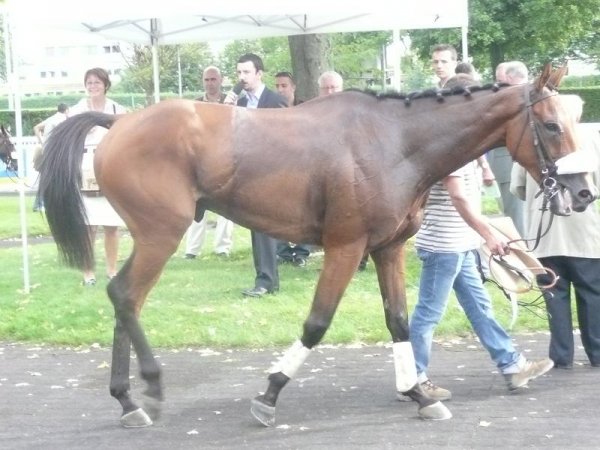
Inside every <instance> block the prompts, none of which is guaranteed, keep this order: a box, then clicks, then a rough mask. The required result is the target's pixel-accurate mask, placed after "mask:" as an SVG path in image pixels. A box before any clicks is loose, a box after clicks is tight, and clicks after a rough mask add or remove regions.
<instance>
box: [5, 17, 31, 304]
mask: <svg viewBox="0 0 600 450" xmlns="http://www.w3.org/2000/svg"><path fill="white" fill-rule="evenodd" d="M19 31H21V30H17V37H18V36H19V34H18V32H19ZM4 32H5V36H4V38H5V39H6V40H8V41H9V44H8V47H7V49H8V53H9V55H8V57H7V60H8V59H11V60H12V61H13V64H12V65H11V71H10V72H7V78H8V85H9V89H10V93H11V96H14V102H15V103H14V108H15V128H16V130H15V131H16V141H15V144H16V147H17V153H18V154H19V158H18V161H19V170H18V177H19V184H18V186H19V217H20V219H21V244H22V249H23V250H22V254H23V292H24V293H25V294H29V292H30V290H31V286H30V280H29V254H28V250H27V213H26V209H27V208H26V206H25V165H26V160H25V146H24V145H23V118H22V113H21V94H20V92H19V73H18V72H19V70H18V69H19V62H18V61H17V60H15V59H14V58H13V56H14V48H13V44H14V41H13V36H12V33H11V23H10V17H9V16H8V15H5V22H4ZM7 69H8V67H7Z"/></svg>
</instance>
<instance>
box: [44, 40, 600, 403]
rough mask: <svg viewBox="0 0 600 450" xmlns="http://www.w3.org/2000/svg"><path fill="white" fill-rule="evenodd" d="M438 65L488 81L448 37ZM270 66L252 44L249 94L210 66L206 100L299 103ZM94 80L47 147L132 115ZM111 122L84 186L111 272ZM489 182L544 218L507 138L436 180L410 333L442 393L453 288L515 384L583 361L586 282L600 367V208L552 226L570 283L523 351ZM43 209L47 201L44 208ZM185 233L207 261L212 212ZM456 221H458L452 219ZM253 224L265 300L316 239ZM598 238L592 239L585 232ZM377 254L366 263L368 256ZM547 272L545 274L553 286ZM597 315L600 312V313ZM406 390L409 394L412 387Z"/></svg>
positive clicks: (338, 85) (47, 125)
mask: <svg viewBox="0 0 600 450" xmlns="http://www.w3.org/2000/svg"><path fill="white" fill-rule="evenodd" d="M431 64H432V69H433V72H434V73H435V75H436V77H437V78H438V82H437V86H436V87H437V88H439V89H448V88H453V87H456V86H462V87H465V86H472V85H478V84H480V75H479V74H478V73H477V71H476V69H475V68H474V67H473V65H472V64H470V63H468V62H459V60H458V55H457V52H456V50H455V48H454V47H452V46H450V45H446V44H444V45H438V46H436V47H435V48H434V49H433V51H432V60H431ZM264 74H265V67H264V64H263V61H262V59H261V58H260V57H259V56H258V55H256V54H252V53H247V54H244V55H242V56H241V57H240V58H239V59H238V60H237V66H236V75H237V80H236V81H237V82H238V83H239V84H240V85H241V88H242V90H241V92H240V93H239V94H238V93H235V92H233V91H232V92H229V93H228V94H226V93H225V92H224V91H223V76H222V74H221V71H220V70H219V68H217V67H215V66H209V67H206V68H205V69H204V70H203V72H202V82H203V88H204V93H203V95H202V96H201V97H199V98H197V99H196V100H197V101H200V102H211V103H222V104H229V105H235V106H238V107H243V108H248V109H256V108H287V107H293V106H295V105H298V104H299V103H300V102H299V101H298V99H297V96H296V80H295V77H294V75H293V74H292V73H291V72H288V71H281V72H278V73H276V74H275V76H274V80H275V83H274V89H273V90H272V89H270V88H269V87H267V86H266V85H265V82H264V79H263V78H264ZM495 76H496V79H495V82H496V83H498V84H499V85H509V86H510V85H518V84H523V83H527V82H528V81H529V78H528V77H529V74H528V70H527V67H526V65H525V64H524V63H522V62H520V61H507V62H503V63H501V64H500V65H498V67H497V68H496V72H495ZM84 86H85V89H86V92H87V96H86V97H84V98H83V99H81V101H80V102H79V103H77V104H76V105H74V106H72V107H71V108H70V109H69V108H68V106H67V105H64V104H61V105H59V106H58V111H57V113H56V114H55V115H53V116H52V117H50V118H49V119H47V120H45V121H43V122H41V123H40V124H37V125H36V126H35V127H34V131H35V134H36V136H37V137H38V139H39V141H40V144H41V145H43V144H44V142H45V140H46V139H47V137H48V135H49V134H50V133H51V132H52V129H53V128H54V127H55V126H56V125H57V124H58V123H60V122H61V121H63V120H65V118H66V117H67V115H74V114H79V113H82V112H85V111H101V112H104V113H107V114H121V113H124V112H125V108H123V107H122V106H121V105H119V104H117V103H116V102H114V101H112V100H111V99H109V98H108V97H107V92H108V90H109V89H110V86H111V83H110V79H109V76H108V73H107V72H106V71H105V70H104V69H101V68H93V69H90V70H88V71H87V72H86V74H85V77H84ZM343 86H344V80H343V78H342V76H341V75H340V74H339V73H338V72H335V71H326V72H323V73H322V74H321V75H320V77H319V78H318V88H319V95H320V96H326V95H331V94H335V93H337V92H340V91H342V90H343ZM582 107H583V104H582V102H581V101H580V99H579V98H578V97H577V98H575V99H574V100H573V99H572V100H570V101H568V100H567V99H565V108H567V109H569V110H570V111H572V112H573V114H574V115H577V116H578V118H577V119H579V117H580V116H581V111H582ZM105 132H106V130H100V129H94V130H92V132H90V134H89V135H88V137H87V139H86V142H85V146H86V153H85V155H84V161H83V166H82V173H83V180H82V185H83V187H82V195H83V199H84V205H85V208H86V212H87V217H88V225H89V232H90V236H91V238H92V241H93V240H94V239H95V233H96V230H97V227H99V226H102V227H103V228H104V240H105V257H106V276H107V277H108V278H111V277H113V276H114V275H115V274H116V272H117V254H118V239H119V234H118V228H119V227H122V226H124V223H123V221H122V220H121V218H120V217H119V216H118V214H117V213H116V212H115V211H114V209H113V208H112V207H111V205H110V204H109V203H108V201H107V200H106V198H105V197H103V196H102V193H101V192H100V191H99V190H98V186H97V184H95V177H94V173H93V164H92V162H93V153H94V149H95V147H96V145H97V144H98V143H99V142H100V140H101V139H102V136H103V134H104V133H105ZM581 137H582V140H583V142H584V143H585V146H586V147H587V148H588V150H589V152H590V153H595V154H596V156H597V157H598V158H597V159H598V160H600V136H599V135H598V133H597V132H590V131H589V130H585V131H583V130H582V133H581ZM590 169H591V170H592V172H593V174H594V177H595V182H596V184H597V185H598V183H600V167H599V166H598V165H597V164H596V165H595V166H593V167H590ZM483 185H487V186H490V185H497V186H498V189H499V207H500V210H501V212H502V214H504V215H506V216H508V217H510V218H511V219H512V221H513V222H514V225H515V226H516V229H517V230H518V232H519V233H520V234H521V236H533V235H535V233H536V227H537V226H538V223H539V221H540V220H541V218H540V217H539V216H540V204H539V203H540V201H541V200H540V199H539V198H538V196H537V195H536V194H537V191H538V186H537V185H536V183H535V182H534V181H533V179H532V178H531V177H530V176H528V175H526V174H525V171H524V169H523V168H522V167H520V166H518V164H517V163H514V162H513V160H512V157H511V155H510V153H509V152H508V150H507V148H506V147H499V148H493V149H489V151H488V152H487V153H486V155H484V156H482V157H481V158H479V159H477V160H476V161H473V162H471V163H468V164H466V165H465V166H463V167H461V168H460V169H458V170H456V171H454V172H452V173H451V174H449V175H448V176H446V177H445V178H444V179H442V180H439V181H438V182H436V183H435V184H434V185H433V186H432V188H431V191H430V194H429V197H428V200H427V202H426V204H425V206H424V210H423V221H422V225H421V227H420V229H419V231H418V232H417V234H416V237H415V241H414V242H415V249H416V253H417V256H418V258H419V259H420V261H421V263H422V267H421V277H420V284H419V292H418V300H417V303H416V306H415V308H414V311H413V313H412V316H411V317H410V325H409V326H410V342H411V344H412V349H413V352H414V358H415V365H416V370H417V377H418V382H419V383H420V385H421V387H422V389H423V390H424V391H425V392H426V393H427V394H428V395H429V396H430V397H432V398H434V399H437V400H449V399H450V398H451V397H452V393H451V392H450V391H449V390H447V389H444V388H442V387H440V386H438V385H436V384H434V383H433V382H432V381H431V379H430V377H429V376H430V374H429V373H428V367H429V362H430V359H431V356H432V342H433V336H434V332H435V328H436V326H437V324H438V323H439V321H440V320H441V319H442V317H443V315H444V313H445V310H446V307H447V305H448V301H449V299H450V295H451V292H452V291H454V293H455V295H456V298H457V300H458V302H459V304H460V306H461V307H462V309H463V310H464V312H465V314H466V316H467V318H468V320H469V322H470V323H471V326H472V328H473V331H474V332H475V334H476V335H477V336H478V338H479V340H480V342H481V344H482V346H483V347H484V348H485V349H486V350H487V351H488V352H489V354H490V357H491V359H492V360H493V362H494V363H495V365H496V366H497V368H498V370H499V372H500V373H501V374H502V375H503V376H504V378H505V379H506V383H507V386H508V388H509V389H511V390H512V389H517V388H520V387H523V386H525V385H527V383H528V382H529V381H530V380H532V379H534V378H536V377H539V376H541V375H543V374H544V373H546V372H547V371H549V370H550V369H551V368H552V367H557V368H563V369H569V368H572V367H573V358H574V337H573V335H574V326H573V322H572V312H571V296H572V291H573V292H574V297H575V304H576V307H577V319H578V323H579V328H580V330H581V341H582V344H583V347H584V349H585V352H586V354H587V356H588V358H589V360H590V363H591V365H592V366H595V367H599V366H600V278H599V277H600V232H599V230H600V216H599V215H598V213H597V211H596V210H595V209H594V208H593V207H592V208H588V210H587V211H586V212H585V213H579V214H574V215H573V216H572V217H557V218H556V219H555V222H554V224H553V226H552V228H551V229H550V232H549V233H548V234H546V235H545V236H543V237H542V238H541V240H540V244H539V246H538V248H537V249H536V251H535V256H537V257H538V258H539V260H540V261H541V263H542V264H543V265H544V266H546V267H549V268H551V269H552V271H554V272H555V273H556V274H557V275H558V276H559V278H558V282H557V283H556V284H555V285H554V286H553V287H552V288H549V289H547V290H545V291H544V299H545V302H546V307H547V311H548V323H549V328H550V333H551V341H550V348H549V357H548V358H542V359H540V360H537V361H532V360H529V359H527V358H526V357H525V356H524V355H523V354H522V353H521V352H519V351H517V349H516V348H515V346H514V344H513V341H512V339H511V337H510V335H509V334H508V333H507V332H506V330H505V329H504V328H503V327H502V326H501V325H500V323H499V322H498V321H497V320H496V319H495V317H494V312H493V306H492V301H491V298H490V295H489V293H488V290H487V289H486V287H485V286H484V284H483V280H482V277H481V275H480V270H479V264H480V259H479V257H478V254H477V250H478V249H479V248H480V247H481V244H482V242H485V244H486V245H487V247H488V248H489V249H490V250H491V251H492V252H493V253H494V254H497V255H503V254H505V253H506V252H507V251H508V250H507V248H508V247H507V242H506V241H503V240H502V239H500V238H498V237H497V235H496V234H495V233H493V232H492V230H491V228H490V225H489V223H488V221H487V219H486V217H485V216H484V215H483V214H482V213H481V189H482V186H483ZM42 207H43V205H42V204H41V200H39V201H38V200H36V204H35V208H36V210H40V209H41V208H42ZM198 219H199V220H198V221H194V222H193V223H192V224H191V225H190V227H189V229H188V231H187V233H186V237H185V251H184V255H185V258H186V259H195V258H196V257H197V256H198V255H199V254H200V251H201V248H202V246H203V243H204V240H205V237H206V231H207V228H208V224H207V218H206V217H198ZM449 224H451V225H452V226H449ZM233 229H234V224H233V222H232V221H230V220H228V219H227V218H225V217H221V216H217V217H216V227H215V231H214V253H215V254H216V255H219V256H221V257H223V258H227V257H228V256H229V255H230V254H231V252H232V246H233V239H232V235H233ZM250 232H251V242H252V257H253V262H254V269H255V277H254V283H253V285H252V286H249V287H248V288H247V289H244V290H243V291H242V295H244V296H246V297H254V298H261V297H264V296H266V295H269V294H273V293H275V292H277V291H278V290H279V285H280V281H279V270H278V265H279V264H280V263H291V264H294V265H297V266H300V267H302V266H304V265H305V264H306V261H307V259H308V258H309V256H310V254H311V250H312V248H311V247H310V246H308V245H306V244H303V243H291V242H282V241H278V240H277V239H275V238H273V237H271V236H268V235H266V234H264V233H260V232H257V231H254V230H250ZM584 235H585V236H587V239H586V240H585V242H584V241H582V240H581V239H580V236H584ZM367 258H368V255H367V254H365V256H364V258H363V260H362V261H361V263H360V266H359V267H358V268H357V269H358V270H361V269H363V270H364V268H365V266H366V264H367ZM544 277H545V276H544V275H540V276H539V282H540V284H545V280H544ZM83 284H85V285H87V286H93V285H95V284H96V275H95V273H94V270H93V268H91V267H90V268H86V270H85V271H84V273H83ZM596 316H598V318H597V319H596ZM398 398H399V399H401V400H404V399H408V400H410V399H409V398H408V397H404V396H403V395H402V393H401V392H399V393H398Z"/></svg>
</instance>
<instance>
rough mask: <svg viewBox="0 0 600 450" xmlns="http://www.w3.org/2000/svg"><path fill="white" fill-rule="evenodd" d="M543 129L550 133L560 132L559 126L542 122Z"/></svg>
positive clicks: (554, 123)
mask: <svg viewBox="0 0 600 450" xmlns="http://www.w3.org/2000/svg"><path fill="white" fill-rule="evenodd" d="M544 127H545V128H546V130H548V131H550V132H552V133H560V131H561V128H560V125H559V124H557V123H556V122H544Z"/></svg>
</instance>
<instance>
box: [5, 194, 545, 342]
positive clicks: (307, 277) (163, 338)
mask: <svg viewBox="0 0 600 450" xmlns="http://www.w3.org/2000/svg"><path fill="white" fill-rule="evenodd" d="M32 202H33V198H28V207H27V217H28V223H29V224H30V225H31V226H32V229H35V230H36V231H35V232H34V234H38V233H39V234H47V226H46V225H45V223H44V220H43V217H42V216H41V215H39V214H33V213H30V211H31V203H32ZM18 210H19V209H18V198H16V197H0V212H1V214H0V217H1V224H2V225H1V226H2V228H1V230H2V231H1V232H0V238H6V237H14V236H18V235H19V234H20V229H19V218H18ZM102 244H103V241H102V240H101V239H99V240H98V241H97V242H96V254H97V255H100V258H98V268H97V276H98V278H99V283H98V285H96V286H95V287H93V288H90V287H83V286H81V285H80V283H81V274H80V273H79V272H78V271H76V270H73V269H70V268H67V267H65V266H64V265H62V264H61V263H60V261H59V260H58V255H57V251H56V246H55V245H54V244H53V243H43V244H35V245H30V246H29V249H28V254H29V270H30V281H31V290H30V292H29V293H27V294H26V293H24V292H23V270H22V266H23V259H22V248H21V247H20V246H18V247H13V248H0V274H2V276H1V277H0V293H1V296H0V314H1V317H2V320H1V321H0V339H1V340H19V341H27V342H36V343H40V342H44V343H52V344H64V345H89V344H91V343H94V342H97V343H100V344H101V345H108V344H110V342H111V341H112V328H113V310H112V306H111V304H110V302H109V300H108V297H107V296H106V291H105V286H106V280H105V279H103V278H102V277H100V275H101V274H103V273H104V266H103V249H102ZM207 244H208V245H207ZM131 246H132V240H131V238H130V237H129V236H128V235H125V236H123V238H122V240H121V245H120V255H119V256H120V257H119V259H120V264H122V263H123V261H124V260H125V259H126V258H127V257H128V256H129V253H130V251H131ZM409 247H411V246H410V243H409ZM211 248H212V230H210V231H209V233H208V237H207V242H206V244H205V248H204V255H205V256H204V255H203V256H201V257H199V258H197V259H195V260H185V259H183V258H182V253H183V249H182V248H180V250H179V252H178V253H177V254H175V255H174V256H173V257H172V258H171V260H170V261H169V263H168V264H167V267H166V269H165V271H164V272H163V276H162V277H161V279H160V280H159V282H158V284H157V286H156V287H155V288H154V289H153V290H152V291H151V292H150V295H149V297H148V299H147V302H146V305H145V307H144V309H143V311H142V323H143V326H144V329H145V330H146V332H147V334H148V337H149V340H150V342H151V344H152V345H154V346H159V347H184V346H201V347H203V346H210V347H221V348H223V347H252V348H259V347H269V346H275V345H277V346H278V345H288V344H289V343H291V342H292V341H294V340H295V339H296V338H298V337H299V336H300V334H301V332H302V324H303V321H304V320H305V318H306V316H307V315H308V312H309V308H310V303H311V299H312V296H313V293H314V289H315V285H316V282H317V277H318V274H319V270H320V268H321V265H322V256H315V257H311V258H310V259H309V263H308V265H307V266H306V267H305V268H297V267H293V266H288V265H284V266H280V279H281V290H280V292H279V293H278V294H277V295H272V296H266V297H265V298H263V299H260V300H257V299H246V298H243V297H242V296H241V295H240V291H241V290H242V289H244V288H247V287H249V286H251V285H252V284H253V281H254V269H253V264H252V257H251V246H250V233H249V231H248V230H246V229H244V228H242V227H239V226H236V227H235V232H234V249H233V253H232V256H231V257H230V258H229V259H227V260H223V259H220V258H219V257H217V256H214V255H213V254H212V253H211V251H210V250H211ZM407 254H408V259H407V263H408V264H407V265H408V267H407V293H408V299H409V310H412V307H413V304H414V301H415V299H416V295H417V287H418V279H419V267H420V264H419V262H418V261H417V260H416V257H415V255H414V252H413V251H412V247H411V248H410V249H409V251H408V252H407ZM489 290H490V292H491V293H492V295H493V298H494V304H495V310H496V314H497V317H498V319H499V321H500V322H501V323H502V324H503V325H505V326H507V325H508V323H509V322H510V307H509V304H508V302H507V300H506V299H505V298H504V297H503V296H502V295H501V294H500V293H499V291H498V290H497V289H495V288H493V287H490V288H489ZM530 298H532V297H530ZM546 329H547V323H546V320H545V319H539V318H537V317H535V316H534V315H532V314H531V313H528V312H526V311H523V310H522V311H521V313H520V315H519V320H518V322H517V325H516V327H515V330H516V331H537V330H546ZM466 334H470V326H469V324H468V321H467V320H466V318H465V316H464V313H463V312H462V311H461V310H460V309H459V308H458V306H457V302H456V300H455V299H451V301H450V304H449V307H448V311H447V313H446V315H445V317H444V319H443V321H442V322H441V323H440V325H439V327H438V329H437V336H438V337H442V336H443V337H450V336H460V335H466ZM389 340H390V337H389V333H388V331H387V329H386V327H385V322H384V317H383V308H382V302H381V298H380V295H379V290H378V284H377V278H376V275H375V270H374V267H373V265H372V263H370V264H369V266H368V267H367V270H366V271H365V272H362V273H357V274H356V275H355V277H354V279H353V280H352V282H351V283H350V285H349V287H348V289H347V291H346V294H345V295H344V298H343V299H342V302H341V304H340V307H339V309H338V311H337V313H336V316H335V318H334V321H333V324H332V326H331V328H330V329H329V330H328V332H327V334H326V335H325V338H324V342H325V343H352V342H367V343H375V342H389Z"/></svg>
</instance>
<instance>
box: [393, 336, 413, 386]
mask: <svg viewBox="0 0 600 450" xmlns="http://www.w3.org/2000/svg"><path fill="white" fill-rule="evenodd" d="M392 350H393V351H394V368H395V369H396V389H397V390H398V392H406V391H408V390H409V389H410V388H412V387H413V386H414V385H415V384H416V383H417V367H416V365H415V355H414V353H413V349H412V345H411V344H410V342H394V343H393V344H392Z"/></svg>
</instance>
